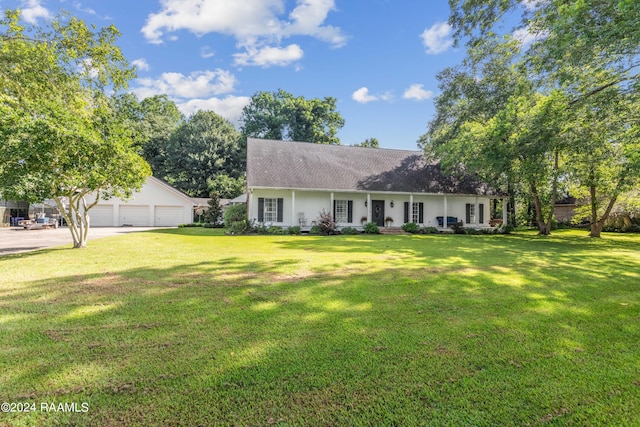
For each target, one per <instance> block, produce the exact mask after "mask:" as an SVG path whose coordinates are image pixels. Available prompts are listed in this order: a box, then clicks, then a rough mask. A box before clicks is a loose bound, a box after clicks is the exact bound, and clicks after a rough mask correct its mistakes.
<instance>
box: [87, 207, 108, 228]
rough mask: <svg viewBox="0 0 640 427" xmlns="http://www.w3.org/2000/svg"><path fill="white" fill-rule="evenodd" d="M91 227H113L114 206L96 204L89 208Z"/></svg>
mask: <svg viewBox="0 0 640 427" xmlns="http://www.w3.org/2000/svg"><path fill="white" fill-rule="evenodd" d="M89 224H90V225H91V227H113V206H111V205H95V206H94V207H92V208H91V209H90V210H89Z"/></svg>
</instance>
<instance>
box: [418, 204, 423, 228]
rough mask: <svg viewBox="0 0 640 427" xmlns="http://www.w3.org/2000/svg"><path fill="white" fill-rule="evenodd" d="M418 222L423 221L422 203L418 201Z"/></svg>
mask: <svg viewBox="0 0 640 427" xmlns="http://www.w3.org/2000/svg"><path fill="white" fill-rule="evenodd" d="M418 222H419V223H420V224H422V223H424V203H418Z"/></svg>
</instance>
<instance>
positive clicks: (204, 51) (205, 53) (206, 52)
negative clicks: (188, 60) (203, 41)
mask: <svg viewBox="0 0 640 427" xmlns="http://www.w3.org/2000/svg"><path fill="white" fill-rule="evenodd" d="M215 54H216V53H215V52H214V51H213V50H212V49H211V48H210V47H209V46H202V47H201V48H200V56H201V57H202V58H204V59H207V58H211V57H212V56H214V55H215Z"/></svg>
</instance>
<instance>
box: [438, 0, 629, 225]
mask: <svg viewBox="0 0 640 427" xmlns="http://www.w3.org/2000/svg"><path fill="white" fill-rule="evenodd" d="M450 5H451V9H452V14H451V18H450V24H451V25H452V26H453V28H454V29H455V36H456V42H457V43H460V42H461V41H462V40H463V39H466V40H467V47H468V48H469V52H470V54H469V55H468V57H467V60H466V66H467V71H470V72H468V73H467V76H470V77H473V78H474V79H476V78H478V77H479V78H480V79H484V76H482V75H480V76H477V75H474V74H473V71H474V69H475V68H474V67H477V66H478V64H499V63H500V61H501V58H500V57H499V56H496V55H495V52H496V50H495V45H496V43H495V40H497V39H498V38H497V37H496V35H495V33H496V32H499V31H501V29H503V28H504V27H503V25H504V23H505V21H506V20H507V19H513V18H512V17H508V16H509V15H510V14H511V15H513V14H515V15H519V17H520V21H519V23H518V24H517V27H516V29H517V31H518V33H519V34H528V35H530V36H532V37H533V39H532V41H531V40H530V42H529V43H521V44H520V49H519V51H518V53H517V55H516V56H515V57H514V60H513V61H512V62H513V66H514V67H515V68H517V69H519V70H524V75H526V76H527V79H528V80H529V81H530V82H531V83H532V87H533V93H536V94H539V95H542V96H545V97H546V96H549V95H551V94H553V95H552V99H554V101H553V105H554V107H553V108H551V109H550V110H548V111H549V112H550V113H551V114H547V113H545V114H543V115H542V116H539V117H538V119H541V120H538V119H536V120H534V121H531V120H527V119H528V118H529V117H530V116H531V115H530V114H525V116H524V117H523V118H522V120H520V121H519V125H518V126H517V127H519V128H521V129H520V130H519V131H518V132H516V133H514V134H512V136H513V137H517V139H521V137H522V136H526V135H527V134H532V133H540V132H539V130H540V129H542V130H543V133H544V132H546V131H545V130H553V129H555V130H556V131H555V132H556V133H547V137H548V138H550V139H548V140H544V139H538V140H537V142H535V141H529V142H528V144H535V145H538V148H537V149H536V150H537V151H539V152H541V153H542V152H546V155H545V157H546V158H547V164H549V162H550V164H553V167H552V168H551V170H550V171H551V175H550V176H551V178H552V179H548V180H547V181H548V182H549V183H550V186H548V188H549V189H550V190H551V191H552V193H555V192H556V190H557V183H558V177H559V175H560V173H561V171H560V166H558V165H561V164H562V163H563V161H564V162H565V164H570V172H571V173H570V174H566V175H564V176H563V178H571V179H573V180H574V181H573V183H574V184H575V183H577V184H578V186H577V187H576V186H574V188H579V190H577V192H579V193H580V192H581V193H584V194H586V200H591V201H590V205H591V209H590V211H591V214H590V216H591V223H592V227H591V236H593V237H599V236H600V230H601V228H602V224H603V223H604V221H605V220H606V217H607V215H608V213H609V212H610V206H612V205H613V203H614V202H615V198H616V197H617V195H618V194H620V191H623V190H624V188H627V187H628V186H629V185H631V183H632V182H636V181H637V179H638V176H640V167H639V166H638V164H637V162H636V161H635V157H636V156H635V155H634V154H633V153H635V152H637V146H636V143H635V140H637V133H636V132H634V131H633V129H634V128H635V126H636V125H635V124H636V123H637V117H638V115H637V114H635V113H629V112H627V113H625V114H622V115H621V116H620V115H619V116H618V117H619V118H620V119H619V120H618V121H617V122H616V121H615V120H610V119H608V117H613V116H612V115H611V114H614V113H613V112H614V111H615V110H616V109H618V110H627V111H628V110H629V108H630V106H632V105H637V100H636V99H635V98H636V96H637V91H638V73H637V67H638V66H639V65H640V62H638V61H637V55H638V53H640V49H639V46H640V30H639V28H638V25H637V22H638V19H639V18H640V7H639V6H638V3H637V2H634V1H618V2H612V1H607V0H581V1H576V2H566V1H563V0H548V1H534V2H532V1H528V0H506V1H503V0H482V1H480V0H450ZM516 19H517V18H516ZM499 40H503V41H500V42H498V44H499V45H500V44H501V45H502V46H508V45H512V44H513V38H511V37H509V36H505V37H504V38H502V39H499ZM519 74H522V73H519ZM468 82H470V81H469V80H468ZM511 85H512V83H511V82H506V81H504V82H502V83H500V85H499V86H500V87H501V89H498V90H497V92H503V89H504V88H509V87H510V86H511ZM469 86H470V87H472V86H474V84H473V83H471V84H470V85H469ZM480 86H481V85H480ZM496 87H498V86H496ZM467 89H468V87H467ZM474 90H475V89H473V88H472V89H471V91H474ZM462 93H464V92H462ZM601 95H602V96H601ZM446 96H448V97H450V99H453V103H454V104H456V103H457V105H458V106H459V107H460V108H459V109H458V113H459V114H458V115H454V116H455V120H453V123H465V120H466V119H465V116H466V117H467V118H468V117H469V116H470V113H469V112H468V111H462V110H463V109H464V108H465V105H464V104H465V103H464V97H460V96H458V94H457V93H456V90H450V91H448V94H447V95H446ZM484 98H485V99H490V98H491V97H486V96H485V97H484ZM503 99H509V100H511V101H513V98H510V97H503ZM528 99H534V98H533V97H531V96H529V97H527V98H526V99H523V100H522V101H524V103H525V104H526V103H527V102H528ZM461 100H462V102H460V101H461ZM475 105H476V106H478V105H480V106H481V108H480V111H484V112H485V113H486V111H489V112H495V108H496V107H495V106H492V105H489V104H487V103H485V104H484V105H482V104H481V103H476V104H475ZM495 105H497V106H498V108H499V109H501V108H503V107H504V104H503V103H501V102H498V103H496V104H495ZM521 106H522V105H521ZM535 111H538V112H539V111H540V110H538V109H537V108H536V109H535ZM477 112H478V110H477V109H474V108H472V109H471V115H476V117H477ZM610 113H611V114H610ZM634 114H635V122H634V119H633V116H634ZM500 115H501V116H502V117H507V116H508V111H507V110H505V111H503V112H502V113H500ZM536 116H537V113H536V114H533V117H536ZM614 116H615V114H614ZM449 118H450V117H449ZM441 123H444V124H446V123H445V122H444V121H441ZM528 123H529V124H528ZM534 124H535V125H536V126H539V129H538V130H536V129H531V128H522V126H530V125H534ZM445 127H448V128H449V129H451V130H452V135H453V136H456V135H458V130H459V129H461V128H459V127H457V126H455V125H454V126H445ZM501 129H502V128H501ZM576 129H580V131H578V132H576ZM430 133H431V132H430ZM499 133H500V132H498V134H499ZM550 141H555V142H553V143H551V144H549V142H550ZM471 145H472V142H469V143H468V144H466V145H464V147H465V148H470V147H471ZM545 147H546V148H545ZM548 148H552V149H551V151H548V150H547V149H548ZM471 152H472V153H473V152H476V151H474V149H473V148H471ZM467 157H470V156H467ZM470 164H473V162H471V163H470ZM513 165H514V163H512V162H510V164H509V168H512V167H513ZM585 190H587V191H585ZM535 194H536V193H535V192H534V191H533V189H532V196H533V198H534V204H536V208H537V207H538V203H537V202H536V200H535ZM538 194H540V192H538ZM602 195H607V197H608V199H607V202H606V203H604V206H605V207H604V208H601V205H602V204H603V203H602V200H601V199H602V197H601V196H602ZM551 200H553V199H551ZM538 219H540V215H538ZM542 231H543V230H542V229H541V232H542Z"/></svg>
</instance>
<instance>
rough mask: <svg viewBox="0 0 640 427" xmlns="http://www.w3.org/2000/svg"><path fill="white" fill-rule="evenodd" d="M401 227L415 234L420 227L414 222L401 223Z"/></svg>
mask: <svg viewBox="0 0 640 427" xmlns="http://www.w3.org/2000/svg"><path fill="white" fill-rule="evenodd" d="M402 229H403V230H404V231H406V232H407V233H411V234H416V233H417V232H418V231H420V227H419V226H418V224H416V223H415V222H408V223H406V224H403V225H402Z"/></svg>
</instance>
